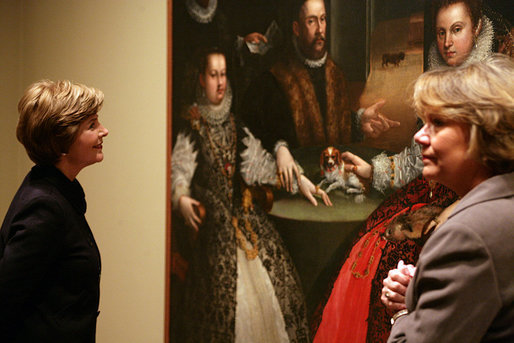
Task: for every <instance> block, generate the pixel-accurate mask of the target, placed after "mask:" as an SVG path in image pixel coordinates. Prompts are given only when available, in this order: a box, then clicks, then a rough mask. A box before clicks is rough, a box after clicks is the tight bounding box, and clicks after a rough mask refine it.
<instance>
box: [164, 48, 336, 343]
mask: <svg viewBox="0 0 514 343" xmlns="http://www.w3.org/2000/svg"><path fill="white" fill-rule="evenodd" d="M203 56H204V57H203V58H202V61H201V62H200V66H199V77H198V81H199V87H198V97H197V103H195V104H194V105H193V106H191V107H190V109H189V111H188V114H187V121H188V124H187V125H188V127H187V129H186V130H184V131H182V132H180V133H179V134H178V136H177V142H176V144H175V146H174V147H173V156H172V202H173V208H174V209H176V210H178V213H180V216H181V217H182V218H183V220H184V222H185V223H186V226H187V229H188V230H189V233H190V234H191V236H192V238H191V240H192V245H191V246H192V248H191V250H192V251H191V254H190V255H189V256H188V259H187V260H188V268H187V272H186V273H185V284H184V294H183V304H182V306H183V307H182V308H183V311H182V313H181V315H180V317H181V318H182V319H183V321H181V322H180V324H179V325H177V327H178V329H179V330H181V334H179V335H178V337H179V338H178V340H179V341H181V342H182V341H185V342H308V341H309V333H308V325H307V319H306V307H305V300H304V296H303V293H302V289H301V284H300V280H299V278H298V274H297V272H296V270H295V267H294V265H293V263H292V261H291V258H290V256H289V254H288V252H287V251H286V249H285V247H284V244H283V242H282V239H281V238H280V236H279V234H278V232H277V231H276V229H275V228H274V226H273V224H272V222H271V221H270V220H269V219H268V217H267V215H266V213H265V211H264V210H263V209H262V208H261V207H260V206H259V204H258V203H257V202H256V201H255V199H254V197H253V195H252V194H253V193H252V188H250V187H249V186H260V185H265V184H267V185H272V186H273V185H278V184H279V182H280V181H279V176H278V175H277V169H276V163H275V159H274V157H273V156H272V155H271V154H270V153H268V152H266V151H265V150H264V149H263V148H262V146H261V144H260V141H259V140H258V139H256V138H255V137H254V136H253V135H252V134H251V133H250V131H249V130H248V129H247V128H245V127H244V126H243V125H242V124H241V123H240V122H239V121H238V120H237V119H236V118H235V116H234V115H233V114H232V113H231V104H232V92H231V89H230V85H229V83H228V81H227V76H226V60H225V56H224V55H223V54H222V53H220V52H219V51H218V50H216V49H209V50H208V51H206V52H205V53H204V54H203ZM298 191H300V192H302V193H303V195H305V197H306V198H307V199H309V200H310V201H311V202H312V203H313V205H317V201H316V200H315V198H314V197H313V195H314V194H316V193H317V194H318V196H320V197H321V198H322V199H323V201H324V203H325V205H331V203H330V200H329V198H328V196H327V195H326V194H325V193H324V192H323V191H321V190H319V189H316V187H315V186H314V185H313V184H312V183H311V182H310V181H309V180H308V179H307V178H305V177H304V176H303V175H302V176H301V182H300V185H297V184H295V185H294V187H293V189H292V192H293V193H294V192H298ZM203 209H204V210H203ZM172 320H173V319H172ZM176 320H178V319H176Z"/></svg>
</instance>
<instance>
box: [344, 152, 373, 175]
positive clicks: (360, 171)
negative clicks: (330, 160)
mask: <svg viewBox="0 0 514 343" xmlns="http://www.w3.org/2000/svg"><path fill="white" fill-rule="evenodd" d="M341 157H342V159H343V160H344V170H345V171H351V172H353V173H354V174H356V175H357V176H359V177H361V178H363V179H364V180H367V181H369V180H370V179H371V177H372V176H373V168H371V165H370V164H369V163H368V162H366V161H364V160H363V159H362V158H360V157H359V156H357V155H354V154H352V153H351V152H349V151H345V152H343V153H342V154H341Z"/></svg>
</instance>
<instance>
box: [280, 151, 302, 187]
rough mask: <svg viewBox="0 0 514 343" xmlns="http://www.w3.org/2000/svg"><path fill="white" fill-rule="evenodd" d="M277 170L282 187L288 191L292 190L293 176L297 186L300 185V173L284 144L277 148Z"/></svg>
mask: <svg viewBox="0 0 514 343" xmlns="http://www.w3.org/2000/svg"><path fill="white" fill-rule="evenodd" d="M276 156H277V157H276V158H277V171H278V175H279V177H280V183H281V185H282V187H284V188H285V189H286V191H288V192H292V191H293V177H296V180H297V181H298V186H299V187H300V186H301V177H300V176H301V174H300V171H299V170H298V166H297V165H296V163H295V161H294V158H293V155H291V152H289V149H288V148H287V147H286V146H281V147H279V148H278V150H277V154H276Z"/></svg>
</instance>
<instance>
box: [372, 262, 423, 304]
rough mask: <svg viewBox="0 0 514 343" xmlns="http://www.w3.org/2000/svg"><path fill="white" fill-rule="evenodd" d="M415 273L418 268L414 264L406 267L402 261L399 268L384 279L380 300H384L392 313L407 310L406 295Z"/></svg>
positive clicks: (392, 270) (391, 271)
mask: <svg viewBox="0 0 514 343" xmlns="http://www.w3.org/2000/svg"><path fill="white" fill-rule="evenodd" d="M415 271H416V267H414V266H413V265H412V264H407V265H406V264H404V262H403V261H402V260H400V261H399V262H398V267H397V268H396V269H391V270H390V271H389V273H388V274H387V278H385V279H384V281H383V285H384V287H383V288H382V295H381V296H380V300H382V302H383V303H384V305H385V306H386V307H387V309H388V310H389V311H391V313H394V312H397V311H400V310H403V309H405V308H407V307H406V305H405V293H406V292H407V286H408V285H409V283H410V281H411V280H412V278H413V276H414V273H415Z"/></svg>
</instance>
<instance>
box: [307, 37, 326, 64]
mask: <svg viewBox="0 0 514 343" xmlns="http://www.w3.org/2000/svg"><path fill="white" fill-rule="evenodd" d="M319 40H322V41H323V48H322V49H321V50H319V49H318V41H319ZM305 50H306V51H305V52H306V55H307V57H308V58H310V59H319V58H322V57H323V55H325V52H326V51H327V40H326V39H325V37H324V36H323V35H317V36H316V38H315V39H313V40H312V42H310V43H309V44H308V45H307V47H306V49H305Z"/></svg>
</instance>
